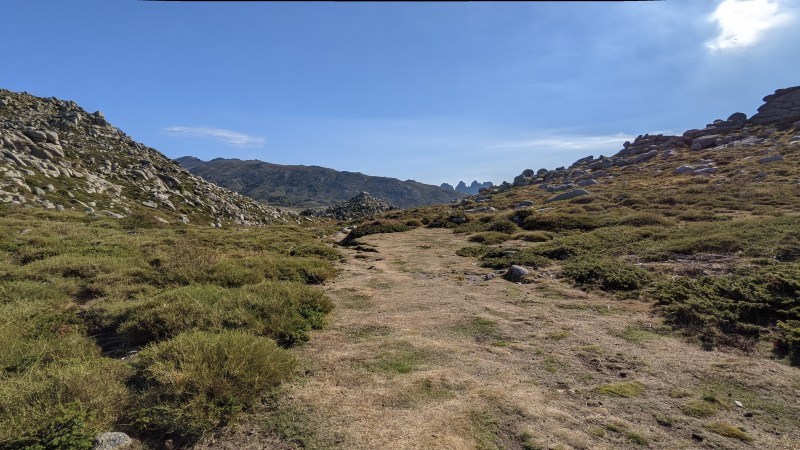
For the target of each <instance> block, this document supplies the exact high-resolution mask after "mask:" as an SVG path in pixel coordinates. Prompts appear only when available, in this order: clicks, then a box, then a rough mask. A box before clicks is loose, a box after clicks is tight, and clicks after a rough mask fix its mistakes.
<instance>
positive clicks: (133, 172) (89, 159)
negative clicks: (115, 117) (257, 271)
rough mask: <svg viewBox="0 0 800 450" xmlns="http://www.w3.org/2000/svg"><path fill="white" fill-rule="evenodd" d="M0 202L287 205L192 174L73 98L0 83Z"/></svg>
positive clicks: (210, 213) (202, 216) (204, 216)
mask: <svg viewBox="0 0 800 450" xmlns="http://www.w3.org/2000/svg"><path fill="white" fill-rule="evenodd" d="M0 152H1V153H0V203H6V204H14V205H20V206H23V207H38V208H44V209H48V210H54V211H64V210H73V211H83V212H86V213H87V214H99V215H106V216H109V217H113V218H118V219H119V218H123V217H125V216H129V215H131V214H133V213H136V212H137V211H138V212H142V213H146V214H148V215H150V216H154V217H157V218H158V219H160V220H164V221H166V220H171V221H181V222H190V221H192V222H195V221H196V222H198V223H210V224H211V225H213V226H217V227H219V226H222V224H223V223H235V224H241V225H262V224H269V223H273V222H285V221H288V220H294V219H295V218H294V217H292V216H291V215H290V214H289V213H287V212H283V211H281V210H280V209H276V208H271V207H268V206H266V205H264V204H261V203H259V202H257V201H254V200H251V199H249V198H247V197H244V196H243V195H241V194H238V193H236V192H234V191H231V190H229V189H225V188H222V187H219V186H217V185H215V184H213V183H209V182H207V181H205V180H204V179H202V178H200V177H198V176H195V175H192V174H190V173H189V172H187V171H186V170H184V169H183V168H181V166H180V165H178V164H177V163H175V162H173V161H171V160H170V159H169V158H167V157H166V156H164V155H163V154H161V153H160V152H158V151H157V150H155V149H153V148H150V147H147V146H145V145H143V144H140V143H138V142H136V141H134V140H133V139H131V138H130V137H129V136H127V135H126V134H125V133H124V132H122V131H121V130H120V129H118V128H115V127H114V126H112V125H111V124H110V123H109V122H108V121H107V120H106V119H105V117H104V116H103V114H102V113H101V112H100V111H97V112H94V113H89V112H87V111H85V110H84V109H82V108H81V107H79V106H78V105H77V104H76V103H75V102H72V101H66V100H59V99H56V98H41V97H36V96H33V95H30V94H28V93H14V92H11V91H8V90H2V89H0Z"/></svg>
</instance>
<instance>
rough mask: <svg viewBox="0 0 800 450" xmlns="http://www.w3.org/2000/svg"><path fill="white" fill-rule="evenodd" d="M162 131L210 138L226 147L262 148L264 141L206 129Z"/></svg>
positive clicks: (245, 135)
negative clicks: (226, 145) (224, 144)
mask: <svg viewBox="0 0 800 450" xmlns="http://www.w3.org/2000/svg"><path fill="white" fill-rule="evenodd" d="M164 131H166V132H167V133H170V134H174V135H179V136H188V137H201V138H212V139H216V140H218V141H221V142H224V143H226V144H228V145H232V146H234V147H241V148H248V147H250V148H254V147H263V146H264V143H265V142H266V139H264V138H263V137H260V136H251V135H248V134H244V133H239V132H238V131H231V130H223V129H221V128H208V127H167V128H164Z"/></svg>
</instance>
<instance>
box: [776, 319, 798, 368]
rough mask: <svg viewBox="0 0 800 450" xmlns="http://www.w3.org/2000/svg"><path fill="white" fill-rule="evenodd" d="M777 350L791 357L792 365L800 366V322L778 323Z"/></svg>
mask: <svg viewBox="0 0 800 450" xmlns="http://www.w3.org/2000/svg"><path fill="white" fill-rule="evenodd" d="M777 325H778V332H777V336H776V338H775V350H776V351H777V352H778V354H780V355H785V356H788V357H789V361H791V362H792V364H794V365H797V366H800V320H787V321H786V322H782V321H779V322H778V324H777Z"/></svg>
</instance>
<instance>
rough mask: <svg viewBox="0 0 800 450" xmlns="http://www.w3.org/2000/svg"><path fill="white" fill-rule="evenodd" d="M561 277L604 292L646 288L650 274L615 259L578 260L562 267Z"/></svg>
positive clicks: (650, 277)
mask: <svg viewBox="0 0 800 450" xmlns="http://www.w3.org/2000/svg"><path fill="white" fill-rule="evenodd" d="M562 275H563V276H564V277H566V278H570V279H572V280H574V281H575V282H576V283H578V284H581V285H597V286H599V287H600V288H601V289H603V290H606V291H634V290H637V289H641V288H643V287H644V286H646V285H647V284H648V283H649V282H650V281H651V279H652V276H651V275H650V273H649V272H648V271H646V270H644V269H642V268H640V267H636V266H634V265H633V264H630V263H627V262H624V261H621V260H617V259H593V258H587V259H580V260H576V261H571V262H569V263H567V264H565V265H564V270H563V272H562Z"/></svg>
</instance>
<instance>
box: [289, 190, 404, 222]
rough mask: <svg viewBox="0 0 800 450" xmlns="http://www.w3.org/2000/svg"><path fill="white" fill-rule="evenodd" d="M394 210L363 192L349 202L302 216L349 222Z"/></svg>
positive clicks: (312, 211)
mask: <svg viewBox="0 0 800 450" xmlns="http://www.w3.org/2000/svg"><path fill="white" fill-rule="evenodd" d="M393 209H398V208H397V207H396V206H393V205H390V204H389V203H386V202H385V201H383V200H380V199H377V198H375V197H373V196H372V195H370V194H369V192H361V193H360V194H358V195H356V196H355V197H353V198H351V199H349V200H347V201H344V202H341V203H337V204H335V205H332V206H329V207H327V208H325V209H322V210H318V209H307V210H305V211H303V212H301V213H300V214H301V215H304V216H310V217H325V218H330V219H336V220H344V221H347V220H357V219H363V218H365V217H370V216H375V215H377V214H380V213H382V212H384V211H391V210H393Z"/></svg>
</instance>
